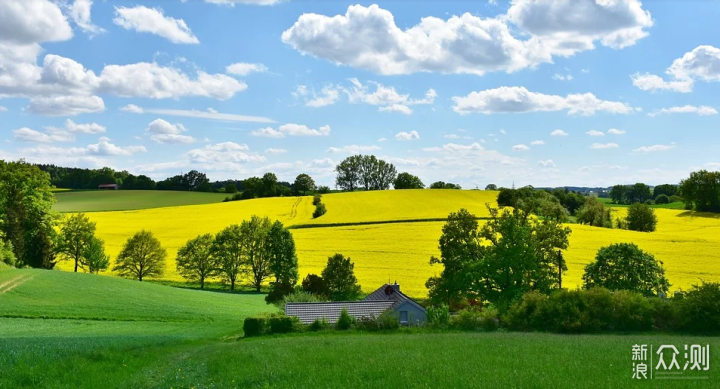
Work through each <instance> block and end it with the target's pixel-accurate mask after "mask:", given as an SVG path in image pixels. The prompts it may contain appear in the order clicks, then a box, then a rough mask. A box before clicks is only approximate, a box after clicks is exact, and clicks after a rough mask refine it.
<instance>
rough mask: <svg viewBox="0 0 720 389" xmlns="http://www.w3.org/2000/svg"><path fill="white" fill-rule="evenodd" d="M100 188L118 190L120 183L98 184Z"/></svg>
mask: <svg viewBox="0 0 720 389" xmlns="http://www.w3.org/2000/svg"><path fill="white" fill-rule="evenodd" d="M98 189H105V190H118V189H120V185H118V184H100V185H98Z"/></svg>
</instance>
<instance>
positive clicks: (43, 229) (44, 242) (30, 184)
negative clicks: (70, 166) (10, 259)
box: [0, 160, 57, 268]
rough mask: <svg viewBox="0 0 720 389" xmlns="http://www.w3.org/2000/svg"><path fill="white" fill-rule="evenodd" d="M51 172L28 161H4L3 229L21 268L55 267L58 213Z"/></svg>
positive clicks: (0, 188) (0, 186)
mask: <svg viewBox="0 0 720 389" xmlns="http://www.w3.org/2000/svg"><path fill="white" fill-rule="evenodd" d="M50 188H51V185H50V175H49V174H47V173H45V172H43V171H41V170H40V169H39V168H38V167H37V166H34V165H30V164H28V163H26V162H25V161H22V160H21V161H18V162H6V161H0V231H1V232H2V234H3V235H4V237H5V239H6V240H7V241H8V242H10V243H11V245H12V247H13V252H14V254H15V257H16V260H17V263H16V265H17V266H18V267H20V266H31V267H42V268H52V267H53V266H54V265H55V262H54V259H55V254H54V247H53V237H54V235H55V230H54V228H53V227H54V226H55V224H56V221H57V216H56V215H55V213H54V212H53V211H52V206H53V203H54V202H55V197H54V196H53V194H52V192H51V191H50Z"/></svg>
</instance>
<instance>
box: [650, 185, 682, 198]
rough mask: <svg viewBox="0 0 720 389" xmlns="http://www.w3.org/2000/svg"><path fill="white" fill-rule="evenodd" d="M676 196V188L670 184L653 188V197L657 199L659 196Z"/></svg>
mask: <svg viewBox="0 0 720 389" xmlns="http://www.w3.org/2000/svg"><path fill="white" fill-rule="evenodd" d="M677 194H678V186H677V185H672V184H662V185H658V186H656V187H654V188H653V197H654V198H657V197H658V196H660V195H665V196H667V197H670V196H675V195H677Z"/></svg>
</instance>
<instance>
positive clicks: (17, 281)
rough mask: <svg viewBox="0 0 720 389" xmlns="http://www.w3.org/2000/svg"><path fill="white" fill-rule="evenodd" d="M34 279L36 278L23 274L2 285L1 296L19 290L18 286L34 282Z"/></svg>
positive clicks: (0, 287)
mask: <svg viewBox="0 0 720 389" xmlns="http://www.w3.org/2000/svg"><path fill="white" fill-rule="evenodd" d="M33 278H35V276H28V275H26V274H22V275H19V276H17V277H15V278H13V279H11V280H10V281H5V282H3V283H2V284H0V295H3V294H5V293H7V292H9V291H11V290H13V289H15V288H17V287H18V286H20V285H22V284H24V283H26V282H28V281H30V280H32V279H33Z"/></svg>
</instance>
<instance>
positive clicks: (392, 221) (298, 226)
mask: <svg viewBox="0 0 720 389" xmlns="http://www.w3.org/2000/svg"><path fill="white" fill-rule="evenodd" d="M447 220H448V219H447V218H446V217H441V218H429V219H408V220H380V221H369V222H349V223H325V224H322V223H318V224H296V225H293V226H288V227H286V228H287V229H294V230H300V229H305V228H328V227H350V226H368V225H374V224H399V223H426V222H446V221H447ZM475 220H490V218H489V217H476V218H475Z"/></svg>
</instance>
